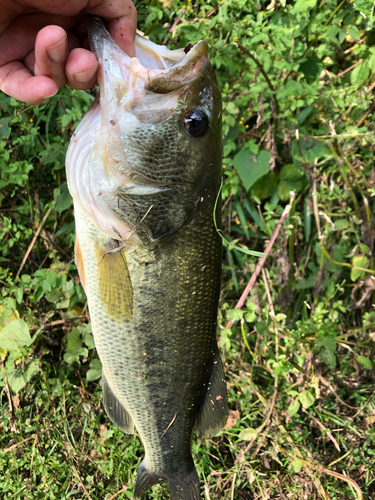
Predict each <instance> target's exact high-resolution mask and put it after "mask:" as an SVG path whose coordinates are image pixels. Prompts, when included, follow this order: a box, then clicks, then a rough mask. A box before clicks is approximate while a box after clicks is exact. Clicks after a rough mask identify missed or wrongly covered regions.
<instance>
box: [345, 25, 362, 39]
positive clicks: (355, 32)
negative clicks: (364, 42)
mask: <svg viewBox="0 0 375 500" xmlns="http://www.w3.org/2000/svg"><path fill="white" fill-rule="evenodd" d="M348 33H349V35H350V36H352V37H353V38H356V39H357V40H359V39H360V38H361V33H360V32H359V29H358V28H357V26H354V25H353V26H350V28H349V29H348Z"/></svg>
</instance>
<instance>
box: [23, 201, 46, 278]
mask: <svg viewBox="0 0 375 500" xmlns="http://www.w3.org/2000/svg"><path fill="white" fill-rule="evenodd" d="M51 210H52V208H49V209H48V210H47V212H46V214H45V216H44V217H43V219H42V222H41V223H40V224H39V227H38V229H37V230H36V232H35V234H34V238H33V239H32V240H31V243H30V245H29V248H28V249H27V252H26V253H25V256H24V258H23V259H22V262H21V265H20V268H19V269H18V272H17V274H16V278H18V276H19V275H20V273H21V271H22V269H23V267H24V265H25V264H26V261H27V259H28V257H29V255H30V253H31V250H32V249H33V246H34V245H35V242H36V240H37V238H38V236H39V233H40V231H41V230H42V228H43V226H44V224H45V223H46V220H47V219H48V216H49V214H50V213H51Z"/></svg>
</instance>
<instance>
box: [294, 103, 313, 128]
mask: <svg viewBox="0 0 375 500" xmlns="http://www.w3.org/2000/svg"><path fill="white" fill-rule="evenodd" d="M313 109H314V106H313V105H311V106H308V107H307V108H305V109H304V110H302V111H300V112H299V113H298V114H297V115H296V119H297V122H298V125H301V124H302V123H303V122H304V121H305V120H306V118H307V117H308V116H309V114H310V113H311V111H312V110H313Z"/></svg>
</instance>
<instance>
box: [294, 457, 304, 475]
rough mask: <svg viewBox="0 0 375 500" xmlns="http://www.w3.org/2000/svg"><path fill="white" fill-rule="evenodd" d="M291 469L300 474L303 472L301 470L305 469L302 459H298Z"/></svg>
mask: <svg viewBox="0 0 375 500" xmlns="http://www.w3.org/2000/svg"><path fill="white" fill-rule="evenodd" d="M291 467H292V468H293V471H294V472H295V473H296V474H298V473H299V472H301V469H302V467H303V462H302V460H301V459H300V458H296V459H295V460H294V461H293V462H292V463H291Z"/></svg>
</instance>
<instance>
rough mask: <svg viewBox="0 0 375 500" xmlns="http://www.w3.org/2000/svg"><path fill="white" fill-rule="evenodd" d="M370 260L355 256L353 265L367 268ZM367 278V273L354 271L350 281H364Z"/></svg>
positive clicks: (362, 256) (363, 256)
mask: <svg viewBox="0 0 375 500" xmlns="http://www.w3.org/2000/svg"><path fill="white" fill-rule="evenodd" d="M367 264H368V258H367V257H366V256H365V255H355V256H354V257H353V258H352V265H353V266H357V267H363V268H365V269H366V268H367ZM364 277H365V271H361V270H360V269H352V270H351V271H350V279H351V280H352V281H357V280H358V279H362V278H364Z"/></svg>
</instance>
